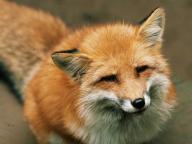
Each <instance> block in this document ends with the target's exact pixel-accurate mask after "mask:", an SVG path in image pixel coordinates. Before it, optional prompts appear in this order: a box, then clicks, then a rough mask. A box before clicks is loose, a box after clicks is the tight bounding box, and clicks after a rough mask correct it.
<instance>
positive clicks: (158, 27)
mask: <svg viewBox="0 0 192 144" xmlns="http://www.w3.org/2000/svg"><path fill="white" fill-rule="evenodd" d="M164 26H165V12H164V9H162V8H157V9H155V10H154V11H153V12H152V13H151V14H150V15H149V16H148V17H147V18H146V19H145V20H144V22H142V24H141V26H140V29H139V34H141V35H142V36H144V40H145V41H147V42H149V43H150V44H151V45H154V44H156V43H157V42H161V41H162V35H163V31H164Z"/></svg>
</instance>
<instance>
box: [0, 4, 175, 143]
mask: <svg viewBox="0 0 192 144" xmlns="http://www.w3.org/2000/svg"><path fill="white" fill-rule="evenodd" d="M0 6H1V10H0V14H1V17H0V31H1V32H0V61H1V63H2V64H3V65H4V67H5V68H6V70H7V71H9V73H10V78H11V80H12V81H13V83H14V85H15V89H16V90H17V91H18V92H19V93H20V95H22V97H23V100H24V115H25V117H26V120H27V121H28V123H29V125H30V127H31V129H32V131H33V132H34V134H35V136H36V137H37V140H38V142H39V143H40V144H47V143H51V144H58V143H59V144H60V143H61V144H62V143H63V144H75V143H82V144H140V143H143V142H146V141H149V140H151V139H152V138H153V137H154V136H155V135H157V133H158V132H159V131H160V130H161V128H162V126H163V125H164V123H165V122H166V121H167V120H168V119H169V118H170V116H171V111H172V109H173V107H174V105H175V101H176V100H175V99H176V98H175V91H174V86H173V84H172V82H171V80H170V70H169V66H168V64H167V62H166V60H165V58H164V57H163V56H162V54H161V45H162V35H163V31H164V23H165V13H164V10H163V9H161V8H158V9H156V10H155V11H154V12H153V13H152V14H150V16H149V17H148V18H146V20H145V21H144V22H143V23H142V24H138V25H131V24H125V23H116V24H106V25H102V26H90V27H84V28H82V29H77V30H75V31H72V30H70V29H68V28H66V26H65V25H64V24H63V23H62V22H61V20H59V19H58V18H55V17H53V16H51V15H49V14H46V13H44V12H41V11H35V10H33V9H30V8H26V7H23V6H18V5H16V4H13V3H8V2H4V1H1V2H0Z"/></svg>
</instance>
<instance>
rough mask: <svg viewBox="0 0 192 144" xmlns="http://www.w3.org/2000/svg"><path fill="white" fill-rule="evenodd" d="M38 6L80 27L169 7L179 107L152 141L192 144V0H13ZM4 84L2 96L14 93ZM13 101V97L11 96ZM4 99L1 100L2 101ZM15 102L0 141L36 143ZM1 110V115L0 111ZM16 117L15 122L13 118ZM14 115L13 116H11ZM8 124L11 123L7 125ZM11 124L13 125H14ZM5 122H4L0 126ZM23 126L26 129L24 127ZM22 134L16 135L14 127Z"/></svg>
mask: <svg viewBox="0 0 192 144" xmlns="http://www.w3.org/2000/svg"><path fill="white" fill-rule="evenodd" d="M12 1H14V2H16V3H19V4H22V5H27V6H30V7H33V8H35V9H41V10H44V11H47V12H49V13H51V14H53V15H55V16H58V17H60V18H62V19H63V20H64V21H65V23H66V24H67V25H68V26H71V27H81V26H84V25H92V24H98V23H108V22H119V21H124V22H129V23H137V22H139V21H140V20H142V19H143V18H144V17H145V16H147V15H148V14H149V13H150V12H151V11H152V10H154V9H155V8H156V7H163V8H165V10H166V14H167V15H166V18H167V20H166V30H165V35H164V39H165V41H164V46H163V53H164V54H165V56H166V58H167V59H168V61H169V63H170V64H171V68H172V72H173V79H174V82H175V84H176V86H177V92H178V103H179V104H178V107H177V110H176V112H175V115H174V117H173V118H172V120H171V121H170V122H169V124H168V126H167V127H166V128H165V130H164V132H162V133H161V134H160V136H159V137H157V138H156V139H155V140H154V141H153V142H152V143H153V144H169V143H174V144H192V125H191V122H192V106H191V103H192V0H12ZM2 87H3V88H1V89H0V90H1V94H2V93H4V94H3V96H4V97H3V98H4V99H5V101H6V99H7V98H8V97H7V96H6V95H11V94H10V93H9V92H8V91H6V90H5V89H6V88H4V86H3V85H2ZM10 101H12V100H10ZM0 103H1V101H0ZM10 105H16V102H10V104H6V105H4V106H3V108H4V110H2V109H1V111H4V112H5V111H6V112H7V113H15V114H14V115H17V116H13V115H11V116H10V115H8V114H7V115H5V114H4V115H3V116H4V123H5V124H0V129H1V127H3V129H4V131H7V134H9V136H8V137H7V138H5V137H6V136H5V135H7V134H5V132H0V139H1V137H4V139H5V140H4V143H3V142H1V141H0V143H1V144H16V143H18V144H25V143H26V144H30V143H34V141H33V140H32V139H33V137H32V136H31V134H30V132H29V131H28V130H27V129H26V126H25V125H24V124H23V118H22V112H20V111H21V108H20V106H17V107H18V110H17V109H14V108H13V109H11V108H10V109H11V110H10V109H8V110H7V107H9V106H10ZM1 111H0V117H1V115H2V114H1V113H2V112H1ZM14 118H15V119H16V122H13V121H12V119H14ZM10 119H11V120H10ZM8 124H9V126H8ZM11 124H12V125H11ZM1 125H2V126H1ZM22 129H23V130H22ZM18 130H19V131H20V136H17V137H14V136H15V135H14V132H15V131H18Z"/></svg>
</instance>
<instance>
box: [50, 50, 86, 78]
mask: <svg viewBox="0 0 192 144" xmlns="http://www.w3.org/2000/svg"><path fill="white" fill-rule="evenodd" d="M52 59H53V62H54V63H55V64H56V65H57V66H58V67H59V68H60V69H62V70H64V71H65V72H67V73H68V74H69V75H70V76H71V77H73V78H75V79H79V78H80V77H81V76H82V75H83V74H84V73H85V72H86V70H87V68H88V64H89V62H90V60H89V59H88V58H87V57H85V56H83V55H81V54H78V51H77V50H76V49H72V50H66V51H58V52H54V53H53V54H52Z"/></svg>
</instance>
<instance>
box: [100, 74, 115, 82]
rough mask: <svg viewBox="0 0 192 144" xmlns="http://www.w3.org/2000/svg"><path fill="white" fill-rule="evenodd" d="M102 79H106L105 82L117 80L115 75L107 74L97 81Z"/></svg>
mask: <svg viewBox="0 0 192 144" xmlns="http://www.w3.org/2000/svg"><path fill="white" fill-rule="evenodd" d="M102 81H106V82H118V79H117V76H116V75H108V76H104V77H102V78H101V79H100V80H99V81H98V82H102Z"/></svg>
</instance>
